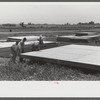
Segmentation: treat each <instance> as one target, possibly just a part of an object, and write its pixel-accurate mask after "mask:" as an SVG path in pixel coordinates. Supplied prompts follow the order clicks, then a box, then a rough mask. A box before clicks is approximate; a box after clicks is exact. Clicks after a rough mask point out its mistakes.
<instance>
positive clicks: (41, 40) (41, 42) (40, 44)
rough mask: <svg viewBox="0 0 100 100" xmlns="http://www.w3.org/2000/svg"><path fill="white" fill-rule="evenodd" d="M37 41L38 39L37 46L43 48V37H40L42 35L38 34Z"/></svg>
mask: <svg viewBox="0 0 100 100" xmlns="http://www.w3.org/2000/svg"><path fill="white" fill-rule="evenodd" d="M38 41H39V48H40V49H43V37H42V35H40V37H39V39H38Z"/></svg>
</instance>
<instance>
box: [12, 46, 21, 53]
mask: <svg viewBox="0 0 100 100" xmlns="http://www.w3.org/2000/svg"><path fill="white" fill-rule="evenodd" d="M11 50H12V53H18V50H19V46H18V45H16V44H14V45H12V47H11Z"/></svg>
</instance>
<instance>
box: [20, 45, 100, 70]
mask: <svg viewBox="0 0 100 100" xmlns="http://www.w3.org/2000/svg"><path fill="white" fill-rule="evenodd" d="M21 57H23V58H28V59H33V60H34V59H37V60H40V61H45V62H52V63H58V64H65V65H70V66H74V67H83V68H89V69H96V70H100V47H96V46H85V45H74V44H71V45H67V46H61V47H56V48H51V49H46V50H40V51H36V52H27V53H23V54H21Z"/></svg>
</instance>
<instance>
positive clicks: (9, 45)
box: [0, 41, 54, 48]
mask: <svg viewBox="0 0 100 100" xmlns="http://www.w3.org/2000/svg"><path fill="white" fill-rule="evenodd" d="M34 42H38V41H27V42H25V45H28V44H33V43H34ZM46 43H54V41H44V44H46ZM13 44H15V42H0V48H7V47H11V46H12V45H13Z"/></svg>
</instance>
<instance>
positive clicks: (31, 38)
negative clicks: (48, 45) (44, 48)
mask: <svg viewBox="0 0 100 100" xmlns="http://www.w3.org/2000/svg"><path fill="white" fill-rule="evenodd" d="M23 38H26V39H27V41H35V40H37V39H39V36H18V37H8V38H7V41H9V42H14V41H20V40H22V39H23ZM43 38H44V37H43Z"/></svg>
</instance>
